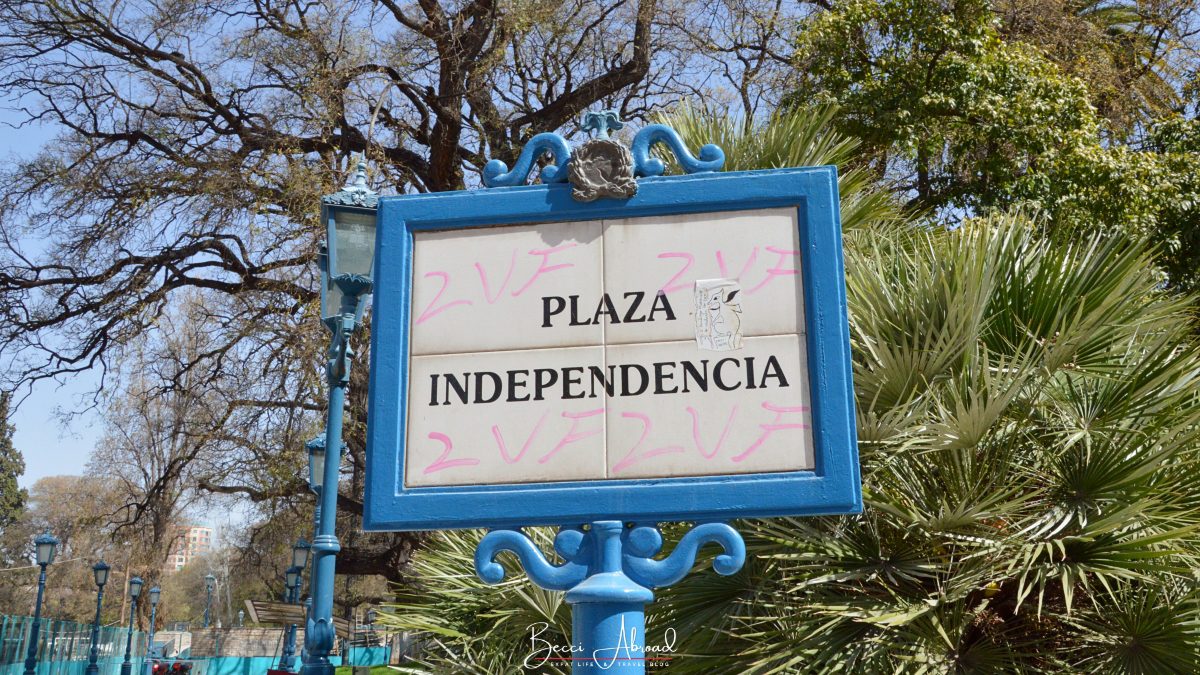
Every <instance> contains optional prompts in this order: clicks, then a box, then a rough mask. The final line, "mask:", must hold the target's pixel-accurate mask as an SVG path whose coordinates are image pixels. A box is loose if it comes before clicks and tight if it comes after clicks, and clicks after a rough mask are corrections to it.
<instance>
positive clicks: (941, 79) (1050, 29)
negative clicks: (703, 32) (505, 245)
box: [791, 0, 1200, 290]
mask: <svg viewBox="0 0 1200 675" xmlns="http://www.w3.org/2000/svg"><path fill="white" fill-rule="evenodd" d="M1190 6H1191V5H1190V4H1187V3H1186V2H1185V1H1184V0H1180V2H1168V3H1162V4H1159V5H1157V6H1151V5H1148V4H1145V5H1143V4H1130V3H1115V4H1109V3H1104V4H1101V3H1088V2H1084V3H1056V2H1051V1H1048V0H1047V1H1046V2H1041V1H1038V0H1028V1H1025V0H1009V1H1007V2H1000V3H989V2H984V1H982V0H962V1H959V2H954V3H951V4H944V3H929V2H923V1H921V0H851V1H850V2H846V3H841V4H838V5H837V6H836V7H835V8H834V9H833V10H830V11H827V12H823V13H819V14H815V15H813V16H812V17H810V18H809V19H808V20H806V21H805V22H803V24H802V25H801V30H800V33H799V36H798V38H797V64H798V66H799V72H800V73H801V74H800V75H798V79H797V88H796V90H795V92H794V93H793V95H792V99H791V100H792V104H793V105H799V104H801V103H804V102H807V101H811V100H818V101H820V100H828V101H834V102H837V103H838V104H840V106H841V108H840V112H839V115H838V117H837V120H836V121H837V125H838V127H839V128H840V129H842V130H844V131H845V132H847V133H849V134H850V135H851V136H853V137H855V138H859V139H861V140H862V141H863V148H864V150H865V152H866V160H867V161H868V162H871V163H873V164H874V165H875V167H876V169H877V170H878V171H880V172H882V173H883V175H885V176H887V177H888V178H890V179H893V180H894V181H895V186H896V188H897V189H898V190H899V191H900V192H901V193H902V194H905V195H908V196H909V197H910V198H911V202H912V203H913V204H917V205H921V206H924V207H928V208H931V209H934V210H935V211H937V212H938V213H939V214H941V215H942V216H943V217H949V218H953V219H960V218H962V217H965V216H970V215H972V214H980V213H983V212H986V211H987V210H989V209H994V208H1000V209H1005V208H1011V207H1013V206H1016V205H1026V206H1029V207H1032V208H1033V210H1038V211H1042V212H1044V213H1045V214H1046V215H1047V216H1048V217H1047V219H1046V221H1045V226H1046V228H1047V229H1048V230H1052V231H1053V232H1054V233H1055V234H1057V235H1058V236H1061V237H1064V238H1071V237H1075V236H1078V235H1083V236H1087V235H1089V234H1091V233H1095V232H1109V233H1113V232H1120V233H1124V234H1126V235H1129V236H1132V237H1134V238H1146V239H1149V240H1151V241H1152V242H1153V243H1154V245H1155V246H1156V248H1157V256H1156V262H1157V263H1158V265H1159V266H1160V267H1161V268H1162V269H1163V270H1164V272H1165V273H1166V276H1167V279H1168V280H1169V281H1170V283H1171V284H1172V285H1173V286H1174V287H1177V288H1179V289H1182V290H1191V289H1194V288H1196V287H1197V281H1198V269H1200V233H1198V231H1197V228H1196V226H1195V223H1196V222H1197V215H1198V213H1197V206H1196V205H1197V203H1198V202H1197V196H1198V195H1200V184H1198V183H1197V179H1196V175H1197V169H1200V159H1198V157H1200V155H1197V152H1196V150H1197V145H1198V144H1197V138H1198V137H1200V132H1198V131H1197V125H1196V122H1195V121H1194V120H1188V119H1186V118H1183V117H1181V116H1178V115H1167V116H1165V117H1162V116H1163V115H1166V114H1167V113H1168V112H1169V111H1170V109H1171V108H1172V106H1176V105H1178V104H1179V97H1178V96H1177V94H1176V92H1175V90H1174V89H1173V88H1172V87H1171V86H1170V85H1169V82H1168V81H1169V77H1170V75H1171V74H1172V73H1173V72H1174V70H1175V69H1176V68H1177V67H1178V66H1179V65H1180V63H1179V59H1178V58H1177V57H1176V53H1177V52H1179V51H1182V50H1183V49H1184V47H1185V46H1186V44H1187V43H1186V42H1183V41H1178V40H1175V39H1174V38H1171V37H1169V36H1172V35H1174V34H1175V33H1178V32H1180V31H1182V30H1183V28H1181V26H1182V23H1181V22H1182V19H1181V18H1180V12H1182V11H1183V10H1184V9H1186V7H1190ZM1026 40H1028V42H1026ZM1098 111H1099V112H1098ZM1135 136H1136V137H1138V141H1139V142H1138V143H1137V144H1136V145H1134V144H1132V143H1127V142H1124V141H1123V140H1122V139H1130V138H1133V137H1135Z"/></svg>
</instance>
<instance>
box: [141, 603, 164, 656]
mask: <svg viewBox="0 0 1200 675" xmlns="http://www.w3.org/2000/svg"><path fill="white" fill-rule="evenodd" d="M149 595H150V634H149V635H147V636H146V658H144V659H143V660H142V661H143V666H142V670H143V671H145V673H146V675H150V673H151V666H150V658H149V657H150V650H151V649H153V648H154V617H155V615H156V614H157V613H158V600H159V598H161V597H162V589H160V588H159V587H158V586H151V587H150V594H149Z"/></svg>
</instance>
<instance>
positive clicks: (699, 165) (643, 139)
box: [633, 124, 725, 176]
mask: <svg viewBox="0 0 1200 675" xmlns="http://www.w3.org/2000/svg"><path fill="white" fill-rule="evenodd" d="M655 143H664V144H666V145H667V146H668V147H669V148H671V152H674V153H675V159H676V160H677V161H678V162H679V166H681V167H683V171H684V173H708V172H710V171H720V170H721V167H723V166H725V152H724V151H723V150H721V148H719V147H717V146H715V145H713V144H712V143H709V144H707V145H705V146H704V147H702V148H700V158H699V159H696V158H695V157H694V156H693V155H692V153H690V152H688V149H687V146H685V145H684V144H683V139H682V138H680V137H679V134H677V133H675V130H674V129H672V128H671V127H669V126H667V125H665V124H651V125H649V126H646V127H642V129H641V130H640V131H638V132H637V135H636V136H634V137H633V161H634V167H635V168H634V172H635V173H636V174H637V175H639V176H661V175H662V174H663V171H665V170H666V165H664V164H663V161H662V160H661V159H659V158H657V157H651V156H650V147H651V146H653V145H654V144H655Z"/></svg>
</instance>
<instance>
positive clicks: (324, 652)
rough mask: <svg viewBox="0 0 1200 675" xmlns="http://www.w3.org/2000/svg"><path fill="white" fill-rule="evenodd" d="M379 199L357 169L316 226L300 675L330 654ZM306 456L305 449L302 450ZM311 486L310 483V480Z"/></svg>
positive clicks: (328, 671) (329, 672)
mask: <svg viewBox="0 0 1200 675" xmlns="http://www.w3.org/2000/svg"><path fill="white" fill-rule="evenodd" d="M378 204H379V195H378V194H376V193H375V191H373V190H371V188H369V187H367V165H366V161H365V159H363V158H360V159H359V162H358V166H357V169H356V170H355V172H354V175H353V176H352V177H351V180H350V182H349V183H347V184H346V185H345V186H344V187H343V188H342V189H341V191H340V192H337V193H335V194H332V195H328V196H326V197H323V198H321V221H322V222H324V223H325V227H326V243H327V246H326V248H325V251H324V255H321V256H319V263H320V264H321V320H322V321H323V322H324V323H325V325H326V326H327V327H328V328H329V331H330V333H331V334H332V338H331V340H330V345H329V359H328V363H327V369H326V378H327V379H328V382H329V409H328V412H327V417H326V420H325V444H324V445H325V461H324V462H323V464H324V470H323V471H321V474H322V476H321V493H320V496H319V498H318V499H319V501H320V503H321V515H320V520H319V523H320V524H319V526H318V528H317V529H318V533H317V536H316V537H315V538H314V539H313V544H312V550H313V559H314V561H313V574H312V575H311V579H310V580H309V588H310V595H311V596H312V598H313V605H312V613H311V615H310V616H309V618H308V623H307V626H306V630H305V631H304V646H305V648H306V650H307V652H308V659H307V660H306V661H305V663H304V669H303V670H304V674H305V675H333V665H332V664H331V663H330V662H329V653H330V652H331V651H332V650H333V642H334V638H335V632H334V627H333V585H334V576H335V574H336V566H337V561H336V557H335V556H336V554H337V552H338V550H339V549H340V546H339V544H338V539H337V535H336V534H335V531H334V526H335V524H336V523H337V494H338V489H337V486H338V469H339V468H340V466H341V450H342V416H343V415H344V414H345V403H346V387H347V386H348V385H349V384H350V361H351V358H352V357H353V355H354V354H353V352H352V351H351V350H350V338H351V337H352V336H353V335H354V331H355V330H356V329H357V327H358V324H359V323H360V322H361V320H362V315H363V310H364V308H365V307H366V302H365V300H366V295H367V294H368V293H370V292H371V272H372V268H373V267H374V260H375V226H376V220H375V216H376V210H377V206H378ZM310 452H311V449H310ZM313 482H314V483H315V481H313Z"/></svg>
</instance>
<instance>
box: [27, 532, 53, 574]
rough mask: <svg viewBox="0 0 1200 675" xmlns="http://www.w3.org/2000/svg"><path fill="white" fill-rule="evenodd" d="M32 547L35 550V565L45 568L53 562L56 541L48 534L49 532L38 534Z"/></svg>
mask: <svg viewBox="0 0 1200 675" xmlns="http://www.w3.org/2000/svg"><path fill="white" fill-rule="evenodd" d="M33 545H34V546H35V547H36V548H37V564H39V565H41V566H42V567H45V566H46V565H49V564H50V563H52V562H54V554H55V552H57V551H58V539H56V538H55V537H54V535H52V534H50V530H46V531H45V532H43V533H41V534H39V535H38V536H37V537H36V538H35V539H34V540H33Z"/></svg>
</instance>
